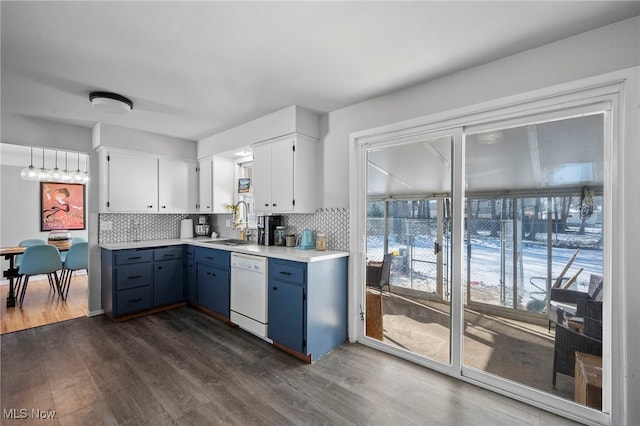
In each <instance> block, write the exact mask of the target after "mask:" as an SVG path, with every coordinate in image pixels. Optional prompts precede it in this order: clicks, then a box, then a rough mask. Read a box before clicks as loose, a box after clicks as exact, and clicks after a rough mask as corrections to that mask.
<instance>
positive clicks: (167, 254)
mask: <svg viewBox="0 0 640 426" xmlns="http://www.w3.org/2000/svg"><path fill="white" fill-rule="evenodd" d="M182 251H183V250H182V247H181V246H175V247H164V248H160V249H155V250H154V251H153V260H170V259H182Z"/></svg>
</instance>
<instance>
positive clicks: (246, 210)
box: [234, 200, 249, 240]
mask: <svg viewBox="0 0 640 426" xmlns="http://www.w3.org/2000/svg"><path fill="white" fill-rule="evenodd" d="M240 204H244V213H243V215H242V216H243V218H242V221H243V223H244V229H245V231H244V239H245V240H249V204H247V202H246V201H244V200H240V201H238V202H237V203H236V205H235V206H234V210H235V211H236V212H237V211H238V207H239V206H240Z"/></svg>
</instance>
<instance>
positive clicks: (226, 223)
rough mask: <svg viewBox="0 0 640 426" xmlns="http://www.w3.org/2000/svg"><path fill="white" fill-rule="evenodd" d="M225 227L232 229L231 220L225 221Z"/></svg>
mask: <svg viewBox="0 0 640 426" xmlns="http://www.w3.org/2000/svg"><path fill="white" fill-rule="evenodd" d="M224 226H226V227H227V228H231V219H225V221H224Z"/></svg>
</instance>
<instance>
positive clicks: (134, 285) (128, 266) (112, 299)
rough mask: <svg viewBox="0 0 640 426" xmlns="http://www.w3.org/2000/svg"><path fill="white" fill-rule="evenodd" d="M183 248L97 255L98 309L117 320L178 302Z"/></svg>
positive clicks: (113, 251)
mask: <svg viewBox="0 0 640 426" xmlns="http://www.w3.org/2000/svg"><path fill="white" fill-rule="evenodd" d="M182 253H183V247H182V246H171V247H159V248H141V249H126V250H107V249H102V252H101V288H102V291H101V296H102V306H103V307H104V311H105V313H106V314H107V315H108V316H111V317H119V316H123V315H129V314H135V313H137V312H141V311H145V310H148V309H152V308H156V307H160V306H165V305H170V304H174V303H179V302H182V301H184V300H185V297H184V266H183V254H182Z"/></svg>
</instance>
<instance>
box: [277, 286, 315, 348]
mask: <svg viewBox="0 0 640 426" xmlns="http://www.w3.org/2000/svg"><path fill="white" fill-rule="evenodd" d="M304 293H305V289H304V287H303V286H301V285H296V284H290V283H287V282H284V281H271V282H270V283H269V326H268V329H269V338H270V339H271V340H273V341H274V342H278V343H281V344H283V345H285V346H287V347H289V348H291V349H293V350H295V351H298V352H300V353H305V351H306V342H305V332H304V308H305V303H304V298H305V296H304Z"/></svg>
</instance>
